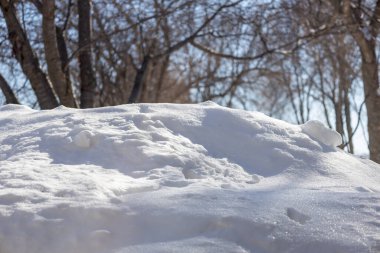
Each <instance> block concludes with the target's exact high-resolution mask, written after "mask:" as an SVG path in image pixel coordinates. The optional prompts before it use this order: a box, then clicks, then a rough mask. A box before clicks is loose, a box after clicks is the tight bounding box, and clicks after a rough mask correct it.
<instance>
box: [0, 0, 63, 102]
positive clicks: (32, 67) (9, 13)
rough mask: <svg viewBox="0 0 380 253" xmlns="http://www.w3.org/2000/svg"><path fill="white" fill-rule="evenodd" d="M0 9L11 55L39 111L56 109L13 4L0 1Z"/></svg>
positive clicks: (51, 91)
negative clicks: (19, 67)
mask: <svg viewBox="0 0 380 253" xmlns="http://www.w3.org/2000/svg"><path fill="white" fill-rule="evenodd" d="M0 7H1V10H2V12H3V16H4V19H5V22H6V24H7V28H8V36H9V40H10V42H11V44H12V49H13V54H14V55H15V57H16V59H17V61H18V62H19V63H20V65H21V68H22V70H23V72H24V74H25V75H26V77H27V78H28V79H29V81H30V83H31V86H32V88H33V90H34V92H35V94H36V96H37V100H38V103H39V105H40V107H41V109H51V108H54V107H57V106H58V102H57V99H56V97H55V95H54V91H53V89H52V87H51V84H50V82H49V80H48V78H47V76H46V74H45V73H44V72H43V71H42V69H41V68H40V64H39V61H38V58H37V57H36V56H35V54H34V52H33V50H32V47H31V45H30V43H29V40H28V38H27V37H26V33H25V31H24V30H23V29H22V27H21V24H20V22H19V20H18V18H17V16H16V10H15V8H14V6H13V3H12V2H11V1H7V0H0Z"/></svg>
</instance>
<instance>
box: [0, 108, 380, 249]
mask: <svg viewBox="0 0 380 253" xmlns="http://www.w3.org/2000/svg"><path fill="white" fill-rule="evenodd" d="M340 143H341V138H340V136H339V135H337V134H336V132H334V131H332V130H329V129H327V128H326V127H324V126H323V125H322V124H321V123H319V122H316V121H311V122H308V123H306V124H304V125H301V126H297V125H292V124H288V123H286V122H283V121H279V120H275V119H272V118H270V117H267V116H265V115H263V114H261V113H257V112H247V111H241V110H232V109H227V108H223V107H220V106H218V105H216V104H214V103H211V102H206V103H202V104H199V105H174V104H157V105H153V104H134V105H123V106H116V107H107V108H98V109H87V110H78V109H68V108H65V107H62V106H61V107H58V108H56V109H54V110H50V111H35V110H32V109H30V108H28V107H24V106H19V105H7V106H3V107H1V108H0V252H1V253H23V252H25V253H26V252H28V253H34V252H36V253H37V252H38V253H45V252H46V253H55V252H57V253H60V252H62V253H63V252H64V253H74V252H80V253H86V252H95V253H97V252H112V253H126V252H242V253H243V252H255V253H269V252H271V253H272V252H273V253H276V252H291V253H305V252H306V253H307V252H310V253H314V252H315V253H317V252H318V253H319V252H326V253H328V252H342V253H343V252H344V253H346V252H380V194H379V191H380V184H379V182H380V166H379V165H377V164H375V163H373V162H371V161H368V160H362V159H359V158H356V157H354V156H352V155H349V154H346V153H345V152H343V151H341V150H339V149H337V148H335V146H336V145H339V144H340Z"/></svg>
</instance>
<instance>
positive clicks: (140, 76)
mask: <svg viewBox="0 0 380 253" xmlns="http://www.w3.org/2000/svg"><path fill="white" fill-rule="evenodd" d="M150 59H151V58H150V57H149V56H148V55H146V56H144V59H143V62H142V64H141V67H140V68H139V69H138V70H137V73H136V77H135V80H134V83H133V88H132V92H131V95H130V96H129V99H128V104H133V103H136V102H137V99H138V97H139V95H140V90H141V87H142V85H143V83H144V80H145V76H146V72H147V70H148V64H149V62H150Z"/></svg>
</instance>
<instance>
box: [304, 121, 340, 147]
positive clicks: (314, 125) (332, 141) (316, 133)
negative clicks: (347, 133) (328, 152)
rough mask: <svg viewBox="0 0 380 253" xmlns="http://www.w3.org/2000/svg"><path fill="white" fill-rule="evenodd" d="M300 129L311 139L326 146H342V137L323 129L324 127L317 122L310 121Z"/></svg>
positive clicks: (332, 131)
mask: <svg viewBox="0 0 380 253" xmlns="http://www.w3.org/2000/svg"><path fill="white" fill-rule="evenodd" d="M301 127H302V130H303V131H304V132H305V133H306V134H308V135H309V136H310V137H311V138H314V139H315V140H317V141H318V142H321V143H323V144H325V145H327V146H333V147H336V146H339V145H340V144H342V136H341V135H340V134H339V133H338V132H336V131H335V130H332V129H329V128H327V127H325V125H324V124H323V123H322V122H320V121H318V120H310V121H308V122H306V123H305V124H304V125H302V126H301Z"/></svg>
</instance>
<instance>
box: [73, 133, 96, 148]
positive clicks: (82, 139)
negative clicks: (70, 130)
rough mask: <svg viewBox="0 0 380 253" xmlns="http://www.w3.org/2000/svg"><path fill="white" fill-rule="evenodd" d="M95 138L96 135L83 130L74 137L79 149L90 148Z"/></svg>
mask: <svg viewBox="0 0 380 253" xmlns="http://www.w3.org/2000/svg"><path fill="white" fill-rule="evenodd" d="M93 136H94V134H93V133H92V132H91V131H89V130H83V131H81V132H79V133H78V134H76V135H75V136H74V138H73V142H74V144H75V145H76V146H77V147H81V148H89V147H90V146H91V139H92V137H93Z"/></svg>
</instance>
